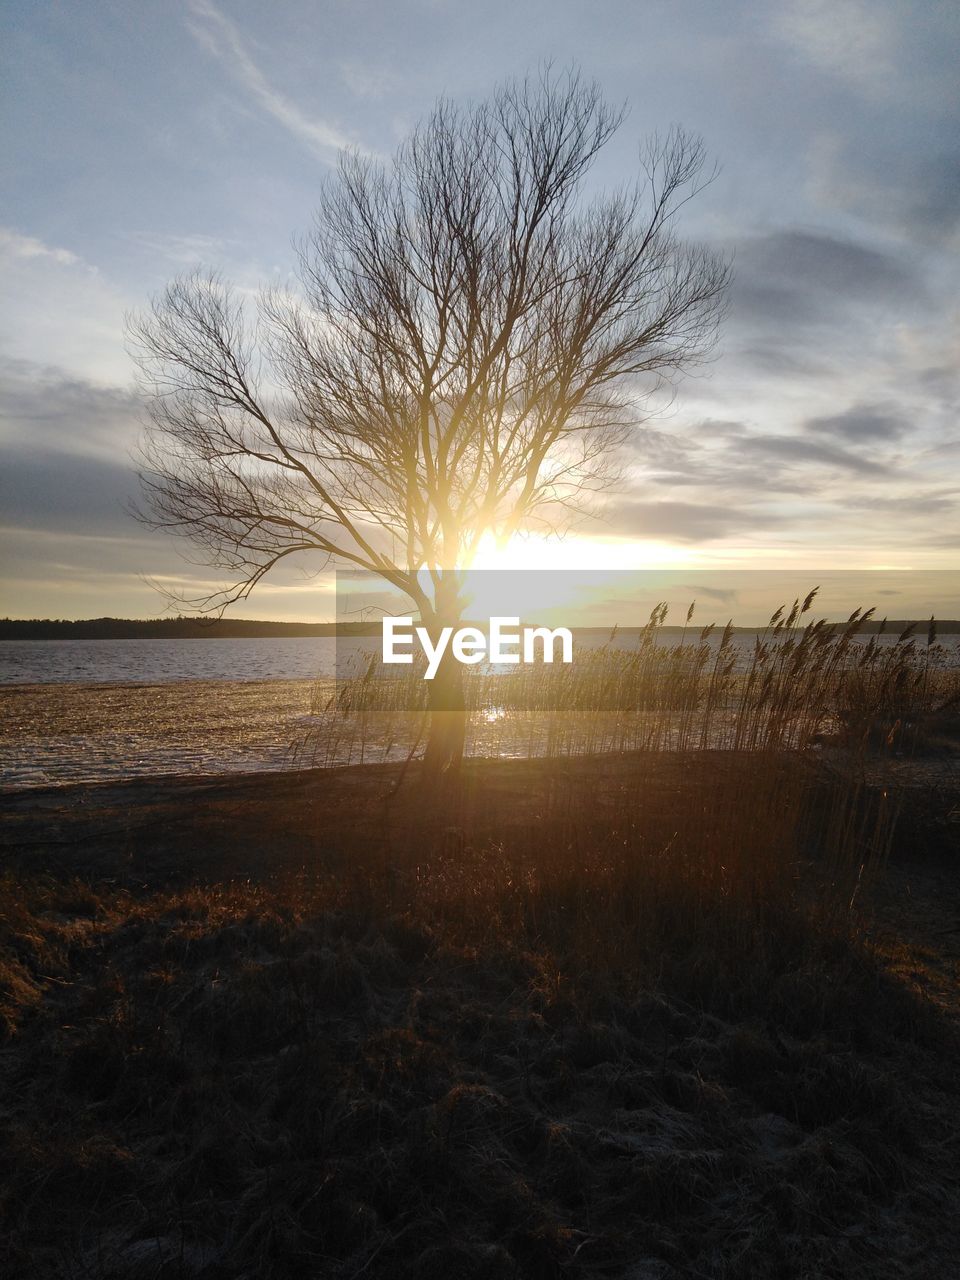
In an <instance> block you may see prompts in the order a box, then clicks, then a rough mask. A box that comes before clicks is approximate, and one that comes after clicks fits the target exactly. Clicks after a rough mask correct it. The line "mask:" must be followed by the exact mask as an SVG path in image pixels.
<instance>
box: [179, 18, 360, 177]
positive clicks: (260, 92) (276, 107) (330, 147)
mask: <svg viewBox="0 0 960 1280" xmlns="http://www.w3.org/2000/svg"><path fill="white" fill-rule="evenodd" d="M189 6H190V11H191V17H190V18H188V20H187V27H188V29H189V31H190V34H191V35H192V36H193V37H194V39H195V40H196V41H197V42H198V43H199V44H201V45H202V46H203V47H204V48H205V49H206V50H207V51H208V52H209V53H211V54H212V55H213V56H214V57H215V58H216V59H217V60H218V61H219V62H222V63H223V64H224V65H225V66H226V67H227V68H228V69H229V71H230V73H231V74H232V75H233V76H234V78H235V79H237V80H239V81H240V83H241V84H242V85H243V87H244V88H245V89H246V90H247V92H248V93H249V94H250V96H251V98H253V100H254V101H255V102H257V103H258V104H259V106H260V107H261V109H262V110H263V111H264V112H265V113H266V114H267V115H268V116H270V117H271V118H272V119H273V120H276V122H277V123H278V124H280V125H282V126H283V128H284V129H286V130H287V132H288V133H290V134H292V135H293V137H295V138H297V139H299V141H301V142H305V143H306V144H307V146H309V147H310V148H311V150H313V151H314V152H315V153H316V154H318V155H320V156H321V157H322V158H324V159H329V158H330V152H331V151H337V150H339V149H340V148H341V147H347V146H349V145H350V139H349V138H347V136H346V135H345V134H343V133H341V132H340V131H339V130H338V129H336V128H335V127H334V126H333V125H331V124H329V123H328V122H327V121H325V120H320V119H316V118H315V117H311V116H308V115H307V114H306V113H305V112H303V111H301V109H300V108H299V107H298V106H297V105H296V103H294V102H291V101H290V99H289V98H287V97H286V96H285V95H284V94H282V93H281V92H280V91H279V90H278V89H275V88H274V87H273V85H271V84H270V82H269V80H268V79H267V78H266V76H265V75H264V74H263V72H262V71H261V70H260V68H259V67H258V66H257V64H256V63H255V62H254V60H253V58H251V56H250V54H249V53H248V52H247V50H246V47H245V45H244V42H243V40H242V38H241V36H240V32H239V31H238V30H237V28H236V26H235V25H234V23H232V22H231V21H230V19H229V18H227V17H226V16H225V15H224V14H222V13H221V12H220V10H219V9H218V8H217V7H216V6H215V5H213V4H211V3H210V0H189Z"/></svg>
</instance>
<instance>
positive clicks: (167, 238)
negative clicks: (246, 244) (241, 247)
mask: <svg viewBox="0 0 960 1280" xmlns="http://www.w3.org/2000/svg"><path fill="white" fill-rule="evenodd" d="M130 239H131V240H133V241H134V243H136V244H138V245H140V246H142V247H143V248H144V249H148V250H149V251H150V253H151V254H153V255H154V256H155V257H161V258H166V260H167V261H168V262H173V263H176V265H177V266H187V267H192V266H196V265H197V264H198V263H207V262H213V261H217V260H219V259H222V258H223V257H224V255H225V254H226V252H227V250H228V249H229V248H230V247H231V246H232V245H233V244H234V243H235V242H234V241H230V240H225V239H224V238H223V237H222V236H209V235H203V234H202V233H196V234H193V235H176V234H173V233H171V234H166V235H161V234H160V233H158V232H154V231H135V232H133V233H132V234H131V236H130Z"/></svg>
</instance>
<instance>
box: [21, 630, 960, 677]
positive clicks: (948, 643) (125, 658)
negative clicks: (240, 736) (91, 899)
mask: <svg viewBox="0 0 960 1280" xmlns="http://www.w3.org/2000/svg"><path fill="white" fill-rule="evenodd" d="M698 634H699V633H690V634H688V636H687V641H686V642H687V643H688V644H690V643H693V642H694V640H695V639H696V638H697V636H698ZM607 638H608V637H607V636H606V635H597V636H591V637H590V638H589V639H578V640H577V645H578V647H585V648H593V647H595V646H597V645H600V644H603V643H605V642H606V640H607ZM861 638H862V637H861ZM881 639H882V640H883V641H884V642H885V643H888V644H892V643H893V642H894V641H895V640H896V636H895V635H884V636H883V637H881ZM712 641H713V643H714V644H716V643H718V641H719V632H714V633H713V635H712ZM753 641H754V637H753V634H752V633H742V634H739V635H736V636H734V645H735V647H736V648H737V649H738V650H739V651H740V653H741V654H742V655H743V656H747V655H748V654H749V653H750V652H751V651H752V649H753ZM617 643H618V644H619V645H622V646H623V647H624V648H630V647H632V646H633V645H635V644H636V643H637V640H636V635H635V633H630V632H621V633H620V635H619V637H618V641H617ZM661 643H663V644H665V645H670V644H676V643H677V636H676V634H667V635H664V636H662V637H661ZM943 643H944V647H945V649H946V650H947V652H948V653H949V654H951V655H952V658H953V660H954V661H956V660H957V658H958V656H960V637H958V636H955V635H950V636H945V637H944V638H943ZM344 646H346V648H347V649H350V650H353V651H354V652H355V653H360V652H361V651H365V652H369V651H371V650H372V649H374V648H377V647H379V639H378V638H377V637H365V638H364V639H360V640H349V641H340V648H341V660H342V658H343V649H344ZM337 647H338V642H337V641H336V640H334V639H332V638H328V637H325V636H307V637H286V636H283V637H275V636H269V637H257V638H251V639H216V640H213V639H210V640H207V639H200V640H0V685H20V684H165V683H167V682H168V681H178V680H233V681H251V680H316V679H327V678H332V677H333V676H334V675H335V674H336V662H337Z"/></svg>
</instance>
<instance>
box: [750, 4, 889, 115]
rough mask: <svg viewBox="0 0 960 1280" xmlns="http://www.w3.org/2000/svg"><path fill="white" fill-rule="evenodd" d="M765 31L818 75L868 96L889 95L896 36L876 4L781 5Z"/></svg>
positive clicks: (884, 14)
mask: <svg viewBox="0 0 960 1280" xmlns="http://www.w3.org/2000/svg"><path fill="white" fill-rule="evenodd" d="M770 29H771V31H772V33H773V34H774V36H775V37H777V38H779V39H780V40H782V41H783V42H784V43H785V44H786V45H787V46H788V47H789V48H790V49H791V50H793V51H795V52H796V53H798V54H800V55H801V56H802V57H803V58H804V59H805V60H806V61H807V62H808V63H810V64H812V65H813V66H814V67H817V68H818V69H819V70H821V71H823V72H826V73H828V74H830V75H833V76H836V77H838V78H840V79H841V80H842V81H843V82H844V83H846V84H849V85H852V86H855V87H856V88H858V89H860V90H862V91H864V92H866V93H868V94H869V95H871V96H875V95H879V96H882V95H884V94H886V93H887V92H888V91H889V88H890V80H891V77H892V75H893V73H894V69H895V54H896V51H897V48H898V44H899V40H900V32H899V30H898V23H897V22H896V19H895V15H894V13H893V12H892V11H891V10H889V9H887V8H886V7H885V6H884V5H883V4H882V3H881V2H880V0H787V3H786V4H781V6H780V7H779V8H777V9H775V10H774V11H773V12H772V14H771V20H770Z"/></svg>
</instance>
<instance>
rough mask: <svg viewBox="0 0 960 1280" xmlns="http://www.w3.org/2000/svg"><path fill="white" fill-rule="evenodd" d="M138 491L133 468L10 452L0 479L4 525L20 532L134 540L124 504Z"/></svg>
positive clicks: (132, 524) (70, 456) (61, 455)
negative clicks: (13, 527)
mask: <svg viewBox="0 0 960 1280" xmlns="http://www.w3.org/2000/svg"><path fill="white" fill-rule="evenodd" d="M137 492H138V487H137V478H136V474H135V472H134V471H133V468H132V466H124V465H123V464H122V463H111V462H107V461H104V460H102V459H99V458H88V457H82V456H80V457H78V456H76V455H74V454H68V453H53V452H35V451H30V452H26V451H17V450H13V451H8V452H7V457H6V463H5V466H4V468H3V472H2V474H0V511H2V518H3V523H4V524H6V525H14V526H16V527H18V528H21V529H34V530H39V529H44V530H58V531H61V532H63V533H65V534H66V533H88V534H98V535H123V534H124V533H128V534H131V535H134V534H136V533H137V528H138V526H137V525H136V523H135V521H134V519H133V517H132V516H131V515H129V514H128V512H127V511H126V509H125V504H126V503H127V502H129V500H130V499H131V498H132V497H135V496H136V494H137Z"/></svg>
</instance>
